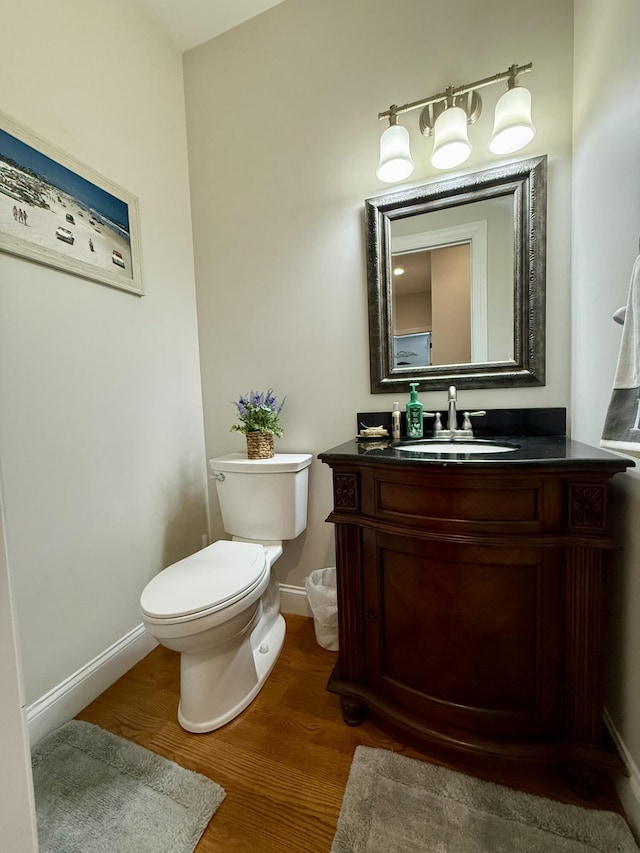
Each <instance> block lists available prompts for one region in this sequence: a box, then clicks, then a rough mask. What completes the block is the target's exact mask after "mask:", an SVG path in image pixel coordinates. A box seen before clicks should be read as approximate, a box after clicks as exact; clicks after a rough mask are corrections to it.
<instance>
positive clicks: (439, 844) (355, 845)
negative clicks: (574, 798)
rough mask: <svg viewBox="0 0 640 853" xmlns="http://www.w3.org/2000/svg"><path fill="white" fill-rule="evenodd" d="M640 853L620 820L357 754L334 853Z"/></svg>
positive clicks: (361, 750)
mask: <svg viewBox="0 0 640 853" xmlns="http://www.w3.org/2000/svg"><path fill="white" fill-rule="evenodd" d="M365 851H366V853H596V851H597V853H638V847H637V846H636V843H635V841H634V839H633V836H632V835H631V832H630V830H629V828H628V826H627V824H626V823H625V821H624V820H623V819H622V817H620V815H617V814H614V813H613V812H602V811H594V810H592V809H583V808H580V807H578V806H569V805H564V804H562V803H556V802H555V801H553V800H547V799H544V798H542V797H535V796H532V795H531V794H525V793H522V792H520V791H514V790H512V789H511V788H505V787H502V786H500V785H494V784H492V783H490V782H483V781H481V780H480V779H476V778H474V777H473V776H466V775H464V774H462V773H456V772H455V771H453V770H448V769H447V768H445V767H437V766H435V765H432V764H427V763H425V762H423V761H416V760H414V759H411V758H407V757H406V756H404V755H398V754H397V753H395V752H390V751H389V750H386V749H370V748H369V747H366V746H359V747H358V748H357V749H356V752H355V756H354V759H353V763H352V765H351V772H350V774H349V781H348V783H347V790H346V792H345V795H344V800H343V803H342V810H341V812H340V819H339V821H338V831H337V832H336V836H335V838H334V841H333V846H332V848H331V853H365Z"/></svg>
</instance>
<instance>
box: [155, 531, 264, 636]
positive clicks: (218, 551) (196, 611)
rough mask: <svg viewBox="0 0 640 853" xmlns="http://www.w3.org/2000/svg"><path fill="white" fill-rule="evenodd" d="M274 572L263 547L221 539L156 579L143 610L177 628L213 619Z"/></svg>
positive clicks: (160, 621) (248, 593)
mask: <svg viewBox="0 0 640 853" xmlns="http://www.w3.org/2000/svg"><path fill="white" fill-rule="evenodd" d="M268 573H269V563H268V561H267V558H266V553H265V549H264V547H263V546H262V545H258V544H255V543H249V542H228V541H226V540H220V541H218V542H214V543H213V545H209V546H207V547H206V548H203V549H202V550H201V551H197V552H196V553H195V554H192V555H191V556H190V557H186V558H185V559H184V560H180V561H178V562H177V563H174V564H173V565H172V566H169V567H168V568H166V569H164V570H163V571H161V572H160V573H159V574H157V575H156V576H155V577H154V578H152V579H151V580H150V581H149V583H148V584H147V586H146V587H145V589H144V590H143V592H142V596H141V598H140V608H141V610H142V612H143V614H144V615H145V617H146V618H147V620H148V621H150V622H156V623H163V624H175V623H178V622H186V621H189V620H193V619H197V618H201V617H203V616H207V615H208V614H210V613H215V612H216V611H218V610H222V609H224V608H226V607H229V606H231V605H232V604H234V603H235V602H237V601H240V600H241V599H242V598H245V597H246V596H248V595H250V594H251V592H252V591H253V590H255V589H256V587H258V586H259V585H260V584H261V583H262V582H263V580H264V578H265V576H266V575H268Z"/></svg>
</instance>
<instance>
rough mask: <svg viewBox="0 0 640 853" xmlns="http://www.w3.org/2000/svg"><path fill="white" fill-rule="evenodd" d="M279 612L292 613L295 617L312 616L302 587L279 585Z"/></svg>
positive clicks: (305, 592)
mask: <svg viewBox="0 0 640 853" xmlns="http://www.w3.org/2000/svg"><path fill="white" fill-rule="evenodd" d="M280 611H281V612H282V613H294V614H295V615H297V616H312V615H313V614H312V613H311V608H310V607H309V602H308V601H307V591H306V589H305V588H304V587H303V586H292V585H291V584H288V583H281V584H280Z"/></svg>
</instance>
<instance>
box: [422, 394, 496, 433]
mask: <svg viewBox="0 0 640 853" xmlns="http://www.w3.org/2000/svg"><path fill="white" fill-rule="evenodd" d="M486 414H487V413H486V411H484V410H482V411H478V412H463V418H462V429H458V389H457V388H456V386H455V385H449V390H448V392H447V428H446V429H443V427H442V420H441V417H440V412H424V416H425V417H432V418H433V419H434V421H433V437H434V438H452V439H456V438H473V427H472V425H471V418H472V417H480V416H481V415H486Z"/></svg>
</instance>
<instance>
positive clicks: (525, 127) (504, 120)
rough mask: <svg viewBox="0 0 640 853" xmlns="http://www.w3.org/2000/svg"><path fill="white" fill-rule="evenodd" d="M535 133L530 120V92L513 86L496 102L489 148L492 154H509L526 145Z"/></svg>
mask: <svg viewBox="0 0 640 853" xmlns="http://www.w3.org/2000/svg"><path fill="white" fill-rule="evenodd" d="M535 135H536V129H535V127H534V126H533V123H532V121H531V92H530V91H529V90H528V89H524V88H522V86H514V87H513V89H509V90H508V91H506V92H505V93H504V95H503V96H502V97H501V98H500V100H499V101H498V103H497V104H496V113H495V118H494V122H493V133H492V134H491V142H490V143H489V150H490V151H491V152H492V153H493V154H511V153H512V152H513V151H519V150H520V149H521V148H524V146H525V145H528V144H529V143H530V142H531V140H532V139H533V137H534V136H535Z"/></svg>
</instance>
